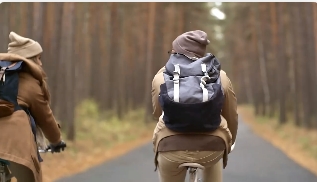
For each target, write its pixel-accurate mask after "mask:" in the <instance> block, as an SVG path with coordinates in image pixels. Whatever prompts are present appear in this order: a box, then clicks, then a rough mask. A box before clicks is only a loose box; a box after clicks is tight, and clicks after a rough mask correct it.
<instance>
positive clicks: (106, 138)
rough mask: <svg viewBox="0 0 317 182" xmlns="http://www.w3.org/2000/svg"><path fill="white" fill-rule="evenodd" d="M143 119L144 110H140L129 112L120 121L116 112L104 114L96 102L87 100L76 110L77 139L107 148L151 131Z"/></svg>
mask: <svg viewBox="0 0 317 182" xmlns="http://www.w3.org/2000/svg"><path fill="white" fill-rule="evenodd" d="M143 117H144V110H143V109H139V110H134V111H129V112H127V113H126V114H125V115H124V116H123V118H122V119H121V120H120V119H118V117H117V115H116V113H115V112H112V111H106V112H102V111H100V109H99V107H98V104H97V103H96V102H95V101H93V100H85V101H83V102H82V103H81V104H79V105H78V107H77V109H76V118H77V119H76V132H77V136H76V137H77V139H78V140H90V141H91V142H93V143H96V144H98V145H106V146H111V145H113V144H114V143H120V142H124V141H129V140H133V139H135V138H136V137H137V136H138V135H139V134H140V133H141V132H144V131H146V130H148V129H150V128H149V125H147V124H146V123H144V122H143V120H142V119H143Z"/></svg>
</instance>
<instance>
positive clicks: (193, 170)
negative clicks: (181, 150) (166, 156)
mask: <svg viewBox="0 0 317 182" xmlns="http://www.w3.org/2000/svg"><path fill="white" fill-rule="evenodd" d="M178 167H179V168H181V167H186V168H188V169H189V175H190V177H189V178H190V181H191V182H198V181H200V179H198V175H197V173H198V170H199V169H200V170H204V169H205V167H204V166H202V165H200V164H198V163H183V164H181V165H179V166H178Z"/></svg>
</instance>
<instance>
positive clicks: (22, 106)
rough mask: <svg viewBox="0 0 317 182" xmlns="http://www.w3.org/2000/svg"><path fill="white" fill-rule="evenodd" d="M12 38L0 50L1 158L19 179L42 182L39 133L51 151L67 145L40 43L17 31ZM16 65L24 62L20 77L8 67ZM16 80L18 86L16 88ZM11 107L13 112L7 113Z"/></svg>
mask: <svg viewBox="0 0 317 182" xmlns="http://www.w3.org/2000/svg"><path fill="white" fill-rule="evenodd" d="M9 38H10V40H11V42H10V43H9V45H8V53H1V54H0V64H1V66H0V68H1V72H0V73H1V74H0V84H2V85H1V87H0V88H1V90H0V91H1V93H0V115H2V117H0V128H1V132H0V159H1V160H4V161H8V162H9V165H8V168H9V170H10V172H11V173H12V175H13V176H14V177H15V178H16V179H17V181H18V182H42V170H41V165H40V162H41V161H42V159H41V157H40V155H39V153H38V145H37V141H38V140H39V138H38V140H37V141H36V136H37V137H40V136H41V135H38V134H40V133H41V132H43V134H44V136H45V137H46V138H47V139H48V141H49V142H50V144H49V146H48V148H50V149H51V151H52V152H60V150H61V149H62V150H63V149H64V148H63V147H65V146H66V145H65V143H64V142H63V141H62V137H61V132H60V127H59V124H58V123H57V121H56V120H55V118H54V115H53V113H52V110H51V108H50V105H49V102H50V93H49V90H48V87H47V82H46V74H45V72H44V70H43V69H42V67H41V66H42V62H41V53H42V52H43V51H42V47H41V45H40V44H39V43H38V42H36V41H34V40H32V39H29V38H25V37H22V36H20V35H18V34H16V33H14V32H11V33H10V35H9ZM20 63H21V64H20ZM5 64H7V66H5ZM15 66H21V70H19V71H18V72H17V75H18V76H17V77H18V79H16V78H12V75H13V74H14V72H13V71H12V70H11V72H10V71H8V70H10V68H12V69H13V68H14V67H15ZM10 76H11V78H10ZM10 79H11V81H12V82H10V81H9V80H10ZM16 81H18V83H17V84H16V85H17V87H18V88H13V85H14V83H16ZM10 84H12V85H10ZM4 89H6V91H4ZM8 89H12V90H9V91H8ZM15 91H17V95H15V96H14V92H15ZM6 94H7V95H6ZM5 98H17V99H16V100H12V99H11V102H13V103H10V102H8V100H5ZM9 101H10V100H9ZM13 106H14V107H13ZM10 107H12V108H10ZM9 111H12V113H8V114H6V113H5V112H9ZM36 133H37V134H36Z"/></svg>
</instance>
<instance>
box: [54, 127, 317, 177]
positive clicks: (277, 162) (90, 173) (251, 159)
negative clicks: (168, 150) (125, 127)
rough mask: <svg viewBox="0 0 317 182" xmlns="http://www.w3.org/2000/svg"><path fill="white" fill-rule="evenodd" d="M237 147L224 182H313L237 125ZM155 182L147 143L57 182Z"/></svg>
mask: <svg viewBox="0 0 317 182" xmlns="http://www.w3.org/2000/svg"><path fill="white" fill-rule="evenodd" d="M239 126H240V127H239V132H238V139H237V145H236V148H235V149H234V151H233V153H232V154H231V155H230V156H229V163H228V167H227V168H226V169H225V170H224V182H317V176H315V175H313V174H312V173H310V172H309V171H307V170H305V169H303V168H302V167H300V166H299V165H297V164H296V163H295V162H293V161H292V160H290V159H289V158H288V157H287V156H285V155H284V154H283V153H282V152H281V151H280V150H279V149H276V148H275V147H273V146H272V145H271V144H269V143H268V142H266V141H264V140H263V139H261V138H260V137H258V136H256V135H255V134H254V133H252V131H251V130H250V128H249V127H248V126H246V125H245V124H243V123H242V122H240V125H239ZM75 181H76V182H140V181H144V182H159V181H158V175H157V173H156V172H154V165H153V152H152V145H151V144H150V143H148V144H146V145H144V146H142V147H140V148H137V149H135V150H133V151H131V152H130V153H128V154H126V155H124V156H122V157H120V158H118V159H114V160H112V161H108V162H107V163H105V164H102V165H100V166H96V167H94V168H91V169H89V170H87V171H86V172H83V173H80V174H77V175H75V176H71V177H68V178H64V179H61V180H59V181H58V182H75Z"/></svg>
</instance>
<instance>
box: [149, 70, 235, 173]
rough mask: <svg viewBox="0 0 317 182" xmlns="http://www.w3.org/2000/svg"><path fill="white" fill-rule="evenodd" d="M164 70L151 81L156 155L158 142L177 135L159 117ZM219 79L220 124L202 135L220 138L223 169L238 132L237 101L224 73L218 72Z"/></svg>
mask: <svg viewBox="0 0 317 182" xmlns="http://www.w3.org/2000/svg"><path fill="white" fill-rule="evenodd" d="M164 71H165V68H161V69H160V70H159V71H158V73H157V74H156V75H155V76H154V79H153V81H152V104H153V110H154V111H153V116H154V118H155V119H158V123H157V125H156V128H155V130H154V133H153V144H154V151H155V153H156V154H157V147H158V144H159V142H160V141H161V140H162V139H163V138H165V137H168V136H172V135H177V134H181V133H177V132H174V131H171V130H169V129H168V128H166V126H165V124H164V121H163V119H162V117H161V114H162V108H161V106H160V104H159V101H158V97H159V93H160V85H161V84H163V83H164V77H163V72H164ZM220 78H221V83H222V87H223V90H224V94H225V101H224V106H223V108H222V113H221V118H222V120H221V124H220V127H219V129H217V130H215V131H213V132H209V133H204V134H206V135H213V136H218V137H220V138H222V139H223V140H224V141H225V144H226V152H225V155H224V167H225V166H226V164H227V154H228V153H229V152H230V150H231V145H232V144H233V143H234V142H235V140H236V135H237V130H238V113H237V99H236V96H235V93H234V91H233V88H232V84H231V81H230V79H229V78H228V76H227V75H226V73H225V72H224V71H221V72H220Z"/></svg>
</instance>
